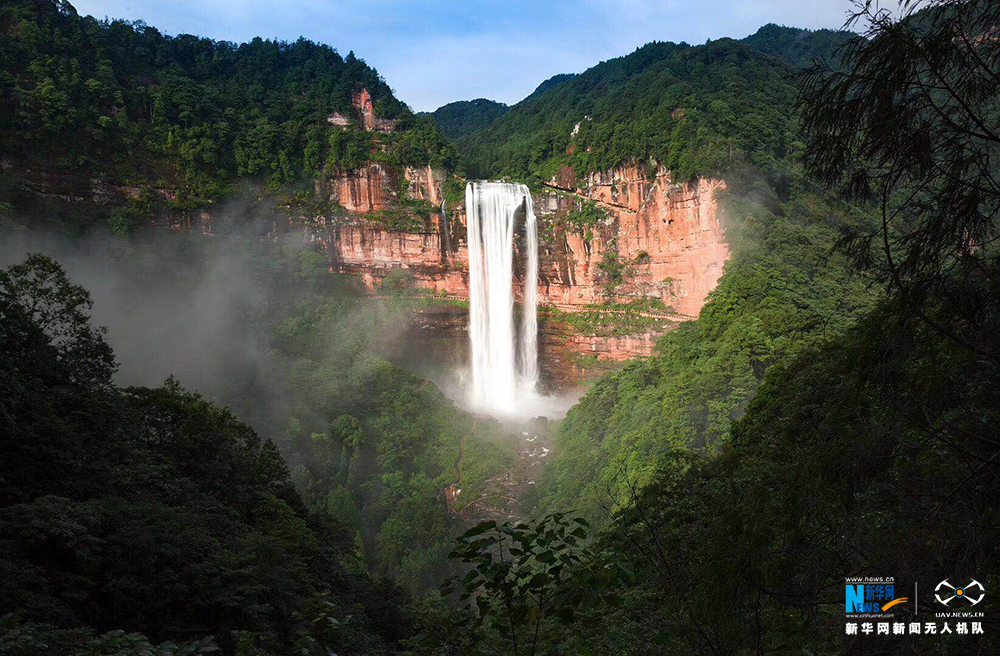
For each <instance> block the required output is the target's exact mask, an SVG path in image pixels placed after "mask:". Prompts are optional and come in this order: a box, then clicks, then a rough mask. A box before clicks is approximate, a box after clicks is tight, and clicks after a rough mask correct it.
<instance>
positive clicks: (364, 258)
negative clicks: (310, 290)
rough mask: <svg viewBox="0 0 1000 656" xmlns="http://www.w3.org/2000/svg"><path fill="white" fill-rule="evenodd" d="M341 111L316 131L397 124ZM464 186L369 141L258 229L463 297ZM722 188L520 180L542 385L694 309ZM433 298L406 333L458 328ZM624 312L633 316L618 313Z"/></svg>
mask: <svg viewBox="0 0 1000 656" xmlns="http://www.w3.org/2000/svg"><path fill="white" fill-rule="evenodd" d="M353 110H354V112H353V115H352V116H351V117H348V116H344V115H341V114H337V113H334V114H332V115H330V116H329V117H328V119H327V123H328V130H330V131H335V130H348V129H351V127H350V126H352V125H354V124H357V125H358V126H360V127H361V128H362V129H363V130H365V131H366V132H368V133H371V134H373V135H375V136H376V139H377V138H378V136H379V135H382V136H385V135H391V134H392V133H393V131H394V130H395V125H394V123H393V122H392V121H387V120H380V119H377V118H376V117H375V116H374V114H373V110H372V101H371V97H370V95H369V94H368V93H367V90H366V89H360V90H359V91H358V92H356V93H355V94H354V98H353ZM377 143H378V141H376V144H377ZM383 150H384V147H383ZM2 165H3V169H4V171H5V172H8V173H11V174H13V175H16V176H17V177H18V178H19V179H20V180H21V182H22V189H23V190H24V193H25V194H26V195H28V196H30V197H32V203H33V204H34V205H36V206H38V207H39V208H40V209H41V210H43V211H45V212H48V213H49V214H51V215H56V216H58V215H60V214H74V215H80V214H81V213H83V214H94V215H99V214H100V213H101V212H102V211H106V209H104V208H106V207H108V206H112V205H113V204H114V203H115V202H122V201H125V202H129V201H132V202H135V201H137V200H138V199H140V197H141V194H143V193H145V194H146V196H152V197H153V198H154V199H155V200H156V201H157V202H159V203H161V204H162V205H169V204H171V203H174V204H176V203H177V200H178V194H177V192H176V191H175V190H173V189H172V188H171V186H170V185H169V184H168V183H164V184H161V185H155V186H146V187H144V188H140V187H138V186H134V185H129V184H127V183H123V182H117V181H114V180H109V179H106V178H87V177H86V176H80V175H74V174H72V173H66V172H60V173H55V172H53V171H48V170H46V169H45V168H44V167H37V166H35V167H28V166H21V165H20V163H18V162H16V161H10V160H4V161H3V162H2ZM464 184H465V181H464V180H462V179H460V178H458V177H457V176H455V175H454V174H450V173H448V172H447V171H445V170H443V169H440V168H434V167H433V166H431V165H430V164H426V165H424V166H402V165H398V164H392V163H387V162H385V161H380V158H379V156H378V149H376V152H375V154H374V156H372V157H371V158H370V159H369V161H365V162H363V163H361V164H359V165H358V166H355V167H353V168H347V169H336V170H334V171H333V172H330V171H327V172H326V173H324V174H323V175H321V176H320V177H317V178H315V179H314V180H313V181H312V183H311V196H312V198H311V201H310V203H306V204H304V203H301V202H281V201H279V202H277V203H274V204H275V205H276V206H277V207H276V209H277V213H276V214H275V215H274V216H273V217H272V218H271V220H272V221H273V227H272V229H271V230H270V231H269V232H270V234H276V233H278V232H287V231H301V232H303V233H304V234H305V235H306V236H307V239H308V240H309V241H311V242H312V243H314V244H315V245H317V246H318V247H319V248H320V249H321V250H322V252H324V253H325V255H326V257H327V259H328V260H329V263H330V270H331V272H336V273H345V274H351V275H354V276H357V277H358V278H359V279H360V280H362V281H363V282H364V284H365V286H366V287H367V288H368V289H369V290H371V292H372V293H373V294H374V295H378V294H380V293H383V292H381V291H380V290H384V288H385V284H386V282H387V281H390V280H395V281H396V282H397V283H400V284H402V285H403V286H404V287H408V288H410V290H411V292H413V293H420V294H426V295H429V296H433V297H441V299H442V300H445V299H447V300H448V301H453V302H454V301H457V302H458V303H462V304H464V303H465V302H467V301H468V300H469V260H470V253H469V243H468V241H469V240H468V225H469V217H468V216H467V212H466V206H465V199H464V196H463V193H462V190H463V187H464ZM725 188H726V183H725V182H724V181H723V180H721V179H717V178H700V179H697V180H695V181H691V182H683V183H680V182H677V181H675V180H673V179H672V177H671V175H670V173H669V172H668V171H667V170H666V169H664V168H663V167H662V166H659V165H657V164H655V163H653V162H640V163H635V164H632V165H630V166H619V167H615V168H611V169H608V170H601V171H594V172H591V173H588V174H586V175H580V174H578V173H577V172H576V171H574V170H573V169H572V168H571V167H569V166H562V167H560V168H559V169H558V170H557V171H556V173H555V174H554V175H552V176H551V177H550V179H549V180H547V181H544V182H543V183H542V184H540V185H537V186H536V187H535V188H533V189H532V190H531V201H532V205H533V207H534V213H535V214H536V215H537V222H538V267H537V285H536V287H535V291H536V296H537V301H538V306H539V321H538V325H539V342H540V345H539V352H540V354H541V357H542V360H543V369H545V370H546V371H545V373H544V374H543V376H542V378H543V383H545V384H547V385H548V386H550V387H552V386H554V387H557V388H558V387H564V386H566V385H569V384H571V383H572V382H574V381H576V380H579V379H581V378H586V377H588V376H590V375H593V374H598V373H601V372H603V371H605V370H606V366H605V365H606V364H608V363H613V362H623V361H625V360H627V359H630V358H633V357H637V356H646V355H649V354H650V353H651V352H652V348H653V345H654V344H655V342H656V338H657V337H658V336H659V335H661V334H663V333H664V332H666V331H667V330H669V329H671V328H672V327H674V326H676V325H678V323H680V322H682V321H686V320H689V319H693V318H696V317H697V316H698V313H699V311H700V310H701V307H702V306H703V305H704V303H705V301H706V298H707V296H708V294H709V292H711V290H712V289H713V288H714V287H715V285H716V283H717V282H718V280H719V278H720V277H721V275H722V272H723V267H724V265H725V263H726V261H727V260H728V259H729V255H730V251H729V246H728V244H727V242H726V237H725V231H724V228H723V220H722V214H723V212H722V210H721V208H720V205H719V201H718V199H717V198H716V195H717V193H718V192H719V191H722V190H724V189H725ZM143 189H145V191H142V190H143ZM261 200H263V196H262V198H261ZM232 211H233V209H232V207H231V206H230V205H227V204H226V203H221V202H220V203H215V204H209V205H202V206H200V207H197V208H193V209H192V208H183V209H182V210H180V211H177V210H176V209H165V208H164V207H160V209H159V210H158V211H154V212H153V213H152V214H153V217H154V222H156V223H159V224H161V226H164V227H167V228H169V229H173V230H181V231H195V232H200V233H203V234H205V235H212V234H214V233H215V232H216V231H221V230H225V228H223V227H222V226H221V223H222V222H223V221H225V220H226V215H227V214H231V213H232ZM522 228H523V226H522V227H519V228H518V230H517V232H516V235H515V248H514V252H513V257H514V260H515V264H514V270H515V271H517V272H522V273H518V274H516V275H515V279H514V283H515V284H514V290H513V293H514V295H515V298H516V300H517V302H518V303H520V302H521V301H522V300H523V298H522V296H523V293H522V292H523V289H524V282H525V281H524V279H523V272H524V271H525V270H526V268H525V262H524V260H525V258H526V256H527V252H526V241H525V238H524V237H525V235H524V231H523V229H522ZM439 310H440V308H439V309H429V308H427V307H424V308H423V309H421V310H419V311H418V312H417V313H416V316H415V326H416V327H417V328H418V329H421V330H423V331H424V332H418V333H417V334H425V333H426V329H428V327H429V324H432V323H434V322H439V324H438V325H437V326H436V328H435V329H432V330H431V332H435V333H438V334H439V333H440V332H441V330H444V331H452V333H453V335H454V336H457V335H458V333H465V332H467V331H468V329H469V327H468V325H467V315H468V313H467V312H466V313H462V312H459V313H457V315H456V313H455V312H454V311H452V310H446V311H443V312H442V311H439ZM577 313H583V314H585V315H587V316H588V318H589V321H585V322H583V323H584V324H586V325H580V323H581V322H579V321H576V322H573V321H567V320H566V319H567V318H568V317H570V316H571V315H573V314H577ZM444 317H446V319H443V318H444ZM630 318H632V319H635V318H639V319H640V320H641V321H640V323H641V325H630ZM602 322H603V324H604V325H603V327H602V326H600V325H590V324H595V323H596V324H602ZM588 326H589V327H588ZM458 348H459V349H460V350H461V348H462V347H458Z"/></svg>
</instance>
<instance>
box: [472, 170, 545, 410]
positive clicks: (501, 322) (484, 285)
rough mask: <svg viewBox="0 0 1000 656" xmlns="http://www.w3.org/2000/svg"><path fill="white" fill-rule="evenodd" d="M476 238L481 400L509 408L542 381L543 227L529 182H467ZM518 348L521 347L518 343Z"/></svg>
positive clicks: (475, 375)
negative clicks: (519, 258)
mask: <svg viewBox="0 0 1000 656" xmlns="http://www.w3.org/2000/svg"><path fill="white" fill-rule="evenodd" d="M465 208H466V213H467V216H468V241H469V338H470V340H471V342H472V390H471V401H472V404H473V406H475V407H477V408H480V409H483V410H488V411H492V412H496V413H499V414H509V413H512V412H514V411H515V410H516V405H517V399H518V397H519V396H522V395H524V394H532V393H533V392H534V389H535V384H536V383H537V382H538V335H537V333H538V319H537V308H536V300H537V289H536V288H537V281H538V228H537V221H536V218H535V213H534V209H533V207H532V204H531V194H530V193H529V192H528V188H527V187H526V186H524V185H523V184H508V183H503V182H470V183H469V184H468V185H466V187H465ZM522 208H523V210H524V212H523V216H524V228H525V242H526V251H527V252H526V254H525V255H526V257H525V260H526V262H525V272H524V291H523V295H522V296H523V299H524V304H523V311H522V317H521V335H520V340H519V343H518V344H515V341H516V335H515V330H514V288H513V284H514V235H515V222H516V219H517V218H518V215H519V212H518V210H520V209H522ZM516 347H517V348H516Z"/></svg>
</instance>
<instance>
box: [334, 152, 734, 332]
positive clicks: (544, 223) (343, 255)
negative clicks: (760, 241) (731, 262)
mask: <svg viewBox="0 0 1000 656" xmlns="http://www.w3.org/2000/svg"><path fill="white" fill-rule="evenodd" d="M402 175H403V176H404V177H405V180H406V185H407V189H408V195H409V196H410V198H417V199H422V200H427V201H429V202H430V203H431V204H432V205H434V206H435V207H438V206H439V205H440V203H441V199H442V198H443V193H442V191H441V185H442V184H443V182H444V178H443V176H442V175H441V174H440V173H438V172H435V171H433V170H432V169H430V168H427V169H406V170H405V171H404V172H403V173H402ZM399 185H400V181H399V180H393V179H392V176H391V175H387V173H386V172H385V171H384V170H380V167H379V166H378V165H375V164H372V165H369V166H368V167H367V168H366V169H362V170H361V171H358V172H352V173H351V174H348V175H347V176H345V177H343V178H338V179H336V180H332V181H329V184H328V185H327V186H326V187H323V186H322V185H320V186H318V188H317V189H318V190H323V191H325V192H326V193H329V194H330V195H329V198H330V200H335V201H336V202H338V203H340V204H341V205H343V206H344V207H345V208H346V209H348V210H351V211H359V212H368V211H373V210H379V209H387V208H390V207H391V206H392V203H393V202H394V201H395V200H396V192H395V191H393V190H394V189H398V188H400V187H399ZM724 188H725V183H724V182H723V181H721V180H701V181H699V182H698V183H696V184H689V185H676V184H673V183H671V181H670V177H669V175H668V174H667V172H666V171H664V170H662V169H660V170H658V171H655V172H651V173H647V171H646V170H645V169H643V168H642V167H623V168H619V169H613V170H610V171H603V172H599V173H594V174H591V175H589V176H587V178H586V179H584V180H581V181H580V183H579V184H577V183H576V180H575V178H574V176H573V174H572V171H563V172H561V173H560V175H559V176H557V177H556V178H555V179H553V180H552V181H550V184H549V185H548V188H547V189H546V190H545V191H542V192H541V193H539V194H537V195H536V196H535V198H534V204H535V212H536V214H537V215H538V217H539V225H540V232H541V235H540V262H539V288H538V297H539V302H541V303H545V304H550V305H555V306H558V307H561V308H564V309H571V310H572V309H579V308H581V307H583V306H586V305H591V304H598V303H601V302H603V301H605V300H608V299H609V298H612V297H613V299H614V300H615V301H617V302H627V301H629V300H634V299H659V300H661V301H662V302H663V304H664V305H665V306H667V307H668V308H671V309H672V310H673V312H675V313H677V314H680V315H685V316H690V317H693V316H697V314H698V312H699V311H700V310H701V307H702V305H704V303H705V298H706V296H707V295H708V293H709V292H710V291H711V290H712V289H713V288H714V287H715V285H716V283H717V282H718V280H719V277H720V276H721V275H722V268H723V265H724V264H725V262H726V260H727V259H728V258H729V248H728V246H727V244H726V242H725V235H724V231H723V229H722V226H721V224H720V220H719V211H718V204H717V202H716V199H715V193H716V192H717V191H718V190H720V189H724ZM585 201H594V202H595V203H596V204H597V205H598V206H599V207H600V208H602V209H603V210H604V215H605V219H604V221H602V222H601V223H600V224H599V225H595V226H592V227H591V228H588V229H584V228H582V227H578V226H574V225H572V222H568V221H567V218H568V217H570V215H571V213H572V212H574V211H575V210H577V209H579V207H580V205H581V203H582V202H585ZM317 228H318V230H317V231H316V238H317V239H318V240H319V241H320V242H321V243H323V244H324V246H325V247H326V248H327V249H328V252H329V254H330V259H331V262H332V264H333V265H334V266H335V267H336V268H338V269H340V270H343V271H350V272H353V273H359V274H361V275H362V276H363V277H364V278H365V280H366V281H368V282H369V283H372V284H373V283H374V282H376V281H378V280H379V279H381V278H383V277H384V276H386V275H387V274H388V272H389V271H390V270H392V269H405V270H407V271H408V272H409V273H411V274H412V276H413V278H414V280H415V282H416V283H417V284H418V285H420V286H422V287H425V288H427V289H430V290H433V291H435V292H441V293H446V294H449V295H452V296H456V297H460V298H464V297H466V296H467V294H468V287H467V280H468V249H467V245H466V234H465V214H464V209H462V208H452V209H450V210H445V211H444V212H436V213H433V214H432V215H431V216H430V217H429V218H428V219H425V221H424V229H423V230H421V231H418V232H413V231H411V232H396V231H392V230H389V229H386V228H384V227H380V226H377V225H373V224H372V223H371V222H366V221H361V220H358V221H353V220H346V221H345V220H337V221H336V222H329V223H326V224H324V225H322V226H317ZM607 261H615V262H617V266H616V268H617V269H618V271H619V274H620V275H619V279H618V280H617V281H611V280H609V279H608V273H607V268H608V267H607V266H606V265H605V267H603V270H602V266H601V263H602V262H607Z"/></svg>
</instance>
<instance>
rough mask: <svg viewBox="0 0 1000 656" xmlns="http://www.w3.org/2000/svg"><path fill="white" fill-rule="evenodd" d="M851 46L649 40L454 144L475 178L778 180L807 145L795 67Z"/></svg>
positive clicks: (780, 32)
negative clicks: (647, 173)
mask: <svg viewBox="0 0 1000 656" xmlns="http://www.w3.org/2000/svg"><path fill="white" fill-rule="evenodd" d="M844 38H846V37H845V33H843V32H831V31H829V30H825V31H819V32H815V33H813V32H809V31H807V30H798V29H793V28H782V27H778V26H776V25H769V26H766V27H764V28H761V30H760V31H759V32H757V33H756V34H754V35H752V36H750V37H747V38H746V39H744V40H743V41H742V42H740V41H735V40H732V39H721V40H719V41H713V42H710V43H707V44H705V45H702V46H690V45H687V44H683V43H682V44H676V43H660V42H654V43H649V44H646V45H645V46H643V47H641V48H638V49H637V50H636V51H635V52H633V53H631V54H629V55H626V56H624V57H619V58H617V59H611V60H608V61H605V62H602V63H600V64H599V65H597V66H594V67H593V68H591V69H588V70H587V71H585V72H583V73H581V74H580V75H575V76H557V77H555V78H553V79H552V80H550V81H549V82H547V83H546V84H544V85H542V86H540V87H539V89H538V90H536V91H535V92H534V93H533V94H532V95H530V96H528V97H527V98H525V99H524V100H523V101H521V102H520V103H518V104H516V105H514V106H513V107H511V108H510V109H509V110H508V111H506V112H505V113H504V114H503V115H502V116H500V117H498V118H496V119H495V120H494V121H493V122H491V123H490V124H489V125H488V126H486V127H485V128H483V129H481V130H478V131H473V132H470V133H469V134H467V135H466V136H464V137H460V138H459V140H458V143H459V147H460V150H461V153H462V155H463V157H464V162H465V166H466V168H467V169H468V172H469V173H470V175H472V176H473V177H487V176H491V175H492V176H496V175H506V176H511V177H514V178H518V179H527V180H534V181H548V180H549V179H550V178H551V177H553V176H554V175H555V173H556V171H557V170H558V169H559V167H561V166H571V167H573V169H574V170H575V171H576V172H577V175H582V174H585V173H588V172H590V171H594V170H602V169H609V168H612V167H615V166H620V165H625V164H629V163H632V162H635V161H645V160H654V161H656V162H658V163H659V164H661V165H663V166H665V167H666V168H667V169H669V170H670V171H672V172H673V174H674V176H675V178H676V179H678V180H689V179H691V178H694V177H696V176H699V175H723V174H727V173H731V172H733V171H739V170H740V169H742V168H743V167H746V166H751V167H753V168H755V169H756V170H759V171H763V172H765V173H771V172H772V171H773V170H774V169H776V168H777V167H778V166H779V163H780V162H782V161H784V160H786V159H788V158H794V157H795V156H796V155H797V154H799V153H800V151H801V149H802V148H803V143H802V140H801V131H800V125H799V123H798V117H797V116H796V114H795V112H794V111H793V109H792V108H793V107H794V105H795V101H796V98H797V93H796V86H795V83H794V80H793V77H794V71H795V67H796V66H800V65H802V64H806V65H808V64H809V63H811V61H812V60H813V59H817V60H823V59H827V58H833V57H834V56H835V55H836V49H837V46H839V45H840V44H841V43H842V42H843V40H844ZM775 58H778V59H780V60H782V61H783V62H786V63H787V64H788V65H787V66H782V65H781V63H779V62H778V61H775ZM453 122H454V118H451V119H450V123H449V125H450V124H451V123H453ZM471 124H473V121H472V120H471V117H470V126H469V127H471ZM450 129H452V130H454V128H450ZM466 129H468V128H466Z"/></svg>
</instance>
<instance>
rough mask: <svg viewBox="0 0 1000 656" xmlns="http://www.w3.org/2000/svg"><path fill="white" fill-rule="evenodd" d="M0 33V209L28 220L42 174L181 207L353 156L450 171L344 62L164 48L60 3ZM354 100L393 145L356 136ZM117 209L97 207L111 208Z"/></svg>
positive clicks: (296, 54)
mask: <svg viewBox="0 0 1000 656" xmlns="http://www.w3.org/2000/svg"><path fill="white" fill-rule="evenodd" d="M0 35H2V43H0V49H2V53H3V57H2V58H0V128H2V130H0V150H2V152H3V154H4V167H5V169H6V170H7V172H8V175H5V183H4V187H3V188H0V194H2V198H0V200H3V201H5V202H8V203H12V204H13V206H14V209H16V210H20V209H22V207H23V208H25V209H27V208H28V206H29V205H30V201H31V196H32V191H35V192H38V193H42V194H44V193H46V192H47V193H52V191H51V190H48V189H46V188H44V187H45V183H44V180H45V178H46V176H47V177H48V178H56V177H58V176H63V177H65V176H77V177H80V178H81V179H83V180H90V179H99V180H108V181H112V182H115V183H117V184H118V186H119V187H121V188H124V191H123V192H121V193H123V194H124V196H125V197H126V198H127V197H128V196H133V197H142V196H143V194H144V192H145V191H146V190H153V191H156V194H154V195H156V196H163V195H166V196H167V197H169V204H170V205H171V206H172V207H174V208H190V207H193V206H197V205H199V204H203V203H205V202H206V201H209V200H212V199H217V198H219V197H222V196H224V195H226V194H227V193H229V192H230V191H231V189H232V184H233V183H234V182H235V181H236V180H238V179H240V178H254V179H257V180H260V181H262V182H263V183H264V184H266V185H269V186H271V187H282V186H288V185H293V184H294V183H296V182H298V181H304V180H307V179H311V178H314V177H316V176H318V175H320V174H321V173H322V172H324V171H328V170H336V169H338V168H342V167H344V166H346V165H350V164H352V163H353V160H355V159H357V158H358V157H359V156H360V157H361V159H367V158H368V157H374V156H376V155H377V156H378V157H379V158H380V159H381V160H382V161H384V162H386V163H387V164H392V165H397V166H403V165H421V166H422V165H425V164H427V163H433V164H434V165H435V166H441V167H448V166H450V165H451V163H452V161H451V160H452V154H451V148H450V146H448V145H447V144H446V143H445V142H444V140H443V138H442V137H441V136H440V134H439V133H438V132H437V131H436V129H435V128H434V126H433V123H432V122H431V121H430V119H428V118H418V117H416V116H414V115H413V113H412V112H411V111H410V110H409V109H408V108H407V107H406V106H405V105H404V104H403V103H402V102H401V101H400V100H398V99H397V98H396V97H395V96H394V95H393V94H392V91H391V89H390V88H389V86H388V85H387V84H386V83H385V81H384V80H383V79H382V78H381V77H380V76H379V74H378V73H377V72H376V71H375V70H374V69H373V68H371V67H370V66H368V65H367V64H365V63H364V62H363V61H362V60H360V59H358V58H357V57H356V56H355V55H354V53H353V52H352V53H349V54H348V55H347V56H346V57H343V56H341V55H340V54H339V53H338V52H337V51H336V50H334V49H333V48H331V47H330V46H327V45H322V44H317V43H314V42H312V41H308V40H306V39H301V38H300V39H299V40H297V41H295V42H280V41H270V40H263V39H260V38H256V39H254V40H252V41H250V42H248V43H243V44H235V43H230V42H226V41H214V40H211V39H207V38H200V37H196V36H192V35H178V36H167V35H164V34H163V33H161V32H160V31H159V30H157V29H156V28H154V27H151V26H149V25H146V24H145V23H142V22H141V21H139V22H128V21H124V20H111V21H99V20H97V19H95V18H93V17H89V16H87V17H82V16H80V15H78V14H77V12H76V10H75V9H74V8H73V7H72V5H71V4H69V2H66V1H65V0H43V1H40V2H35V1H33V0H16V1H15V2H9V3H4V6H3V8H2V9H0ZM362 89H363V90H365V91H366V93H367V96H368V98H370V101H368V102H370V103H371V107H370V109H366V111H370V112H372V113H373V114H374V116H375V117H377V118H379V119H383V120H385V121H392V122H393V123H392V125H393V126H394V129H393V130H392V132H391V134H376V133H372V132H366V131H365V130H362V129H360V128H361V127H362V126H361V123H362V117H361V116H359V115H358V111H357V107H356V106H357V101H356V94H357V93H358V91H359V90H362ZM335 114H336V115H340V116H345V117H348V118H349V119H350V121H349V122H348V124H346V125H345V126H343V127H342V129H341V130H335V129H331V125H330V117H332V116H334V115H335ZM342 133H348V135H349V137H348V138H344V136H343V134H342ZM66 134H73V135H74V138H73V139H72V140H69V141H67V140H66V139H65V135H66ZM352 149H353V150H352ZM349 151H350V152H349ZM21 174H24V175H23V176H22V175H21ZM22 177H24V179H23V180H22V179H21V178H22ZM39 178H41V179H42V180H43V182H42V183H38V182H37V180H38V179H39ZM33 183H34V184H33ZM38 186H41V187H43V188H42V189H40V190H37V189H34V187H38ZM161 190H162V191H161ZM36 195H37V193H36ZM126 198H119V199H107V200H108V202H107V203H106V204H107V205H108V208H107V209H111V208H112V207H114V205H115V204H121V203H122V202H123V201H124V200H126ZM133 200H135V198H133ZM151 200H152V199H151ZM133 204H134V205H135V203H133ZM147 204H149V203H147ZM133 209H135V210H136V211H141V210H142V209H144V208H140V207H134V208H133Z"/></svg>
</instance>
